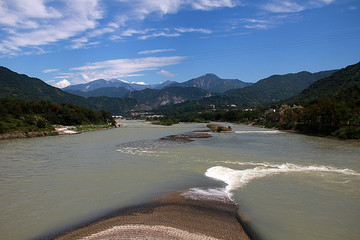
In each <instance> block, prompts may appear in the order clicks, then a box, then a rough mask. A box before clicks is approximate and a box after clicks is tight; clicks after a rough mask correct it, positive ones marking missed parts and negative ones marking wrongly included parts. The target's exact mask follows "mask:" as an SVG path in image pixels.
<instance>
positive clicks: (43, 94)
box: [0, 67, 89, 107]
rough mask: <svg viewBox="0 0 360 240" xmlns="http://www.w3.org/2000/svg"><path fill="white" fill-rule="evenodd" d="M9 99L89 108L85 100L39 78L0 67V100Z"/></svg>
mask: <svg viewBox="0 0 360 240" xmlns="http://www.w3.org/2000/svg"><path fill="white" fill-rule="evenodd" d="M9 97H10V98H22V99H27V100H48V101H53V102H57V103H73V104H77V105H82V106H86V107H89V105H88V103H87V102H86V99H85V98H82V97H79V96H75V95H73V94H69V93H66V92H64V91H62V90H61V89H58V88H56V87H52V86H50V85H48V84H46V83H45V82H43V81H42V80H40V79H38V78H32V77H28V76H26V75H24V74H18V73H16V72H13V71H11V70H10V69H7V68H5V67H0V98H9Z"/></svg>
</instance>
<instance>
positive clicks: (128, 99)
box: [0, 67, 336, 115]
mask: <svg viewBox="0 0 360 240" xmlns="http://www.w3.org/2000/svg"><path fill="white" fill-rule="evenodd" d="M335 72H336V70H331V71H322V72H318V73H310V72H299V73H292V74H285V75H273V76H271V77H268V78H265V79H262V80H259V81H258V82H256V83H255V84H252V83H246V82H243V81H240V80H237V79H221V78H219V77H217V76H216V75H215V74H205V75H203V76H201V77H198V78H193V79H191V80H188V81H186V82H183V83H177V82H173V81H167V82H164V83H162V84H154V85H142V84H131V83H127V82H124V81H121V80H115V79H113V80H110V81H106V80H103V79H101V80H96V81H93V82H90V83H86V84H79V85H73V86H69V87H67V88H65V89H63V90H65V91H63V90H60V89H58V88H55V87H52V86H50V85H48V84H46V83H45V82H43V81H42V80H40V79H37V78H31V77H28V76H26V75H23V74H18V73H15V72H13V71H11V70H9V69H7V68H5V67H1V68H0V88H1V89H0V97H20V98H25V99H37V100H39V99H44V100H50V101H54V102H59V103H73V104H78V105H82V106H86V107H91V108H94V109H104V110H107V111H110V112H111V113H112V114H114V115H118V114H125V113H129V112H130V111H148V110H151V109H156V108H159V107H160V106H168V105H174V104H179V103H185V102H189V101H197V103H198V104H218V103H219V102H221V103H223V104H237V105H238V106H239V107H241V106H243V107H247V106H255V105H259V104H270V103H274V102H278V101H280V100H284V99H288V98H291V97H294V96H295V95H297V94H298V93H300V92H301V91H302V90H304V89H305V88H307V87H309V86H310V85H311V84H312V83H314V82H315V81H317V80H319V79H322V78H324V77H328V76H331V75H332V74H333V73H335Z"/></svg>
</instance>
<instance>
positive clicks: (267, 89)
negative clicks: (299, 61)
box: [224, 70, 336, 106]
mask: <svg viewBox="0 0 360 240" xmlns="http://www.w3.org/2000/svg"><path fill="white" fill-rule="evenodd" d="M335 72H336V70H332V71H322V72H318V73H310V72H305V71H304V72H299V73H290V74H285V75H273V76H271V77H268V78H265V79H262V80H259V81H258V82H257V83H255V84H254V85H252V86H250V87H247V88H244V89H237V90H230V91H228V92H226V93H225V94H224V97H225V98H227V99H229V103H231V102H233V103H237V104H239V103H241V104H243V105H245V106H255V105H262V104H269V103H276V102H279V101H281V100H285V99H288V98H291V97H294V96H295V95H297V94H298V93H300V92H301V91H302V90H304V89H305V88H307V87H308V86H310V85H311V84H312V83H314V82H315V81H317V80H319V79H322V78H324V77H328V76H330V75H332V74H333V73H335Z"/></svg>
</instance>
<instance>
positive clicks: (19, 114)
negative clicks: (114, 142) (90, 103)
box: [0, 98, 115, 133]
mask: <svg viewBox="0 0 360 240" xmlns="http://www.w3.org/2000/svg"><path fill="white" fill-rule="evenodd" d="M91 124H95V125H109V124H110V125H115V121H114V119H113V118H112V116H111V115H110V113H108V112H106V111H104V110H101V111H94V110H91V109H88V108H85V107H82V106H77V105H74V104H57V103H53V102H50V101H45V100H41V101H37V100H24V99H16V98H3V99H0V133H8V132H38V131H53V130H54V128H53V126H52V125H91Z"/></svg>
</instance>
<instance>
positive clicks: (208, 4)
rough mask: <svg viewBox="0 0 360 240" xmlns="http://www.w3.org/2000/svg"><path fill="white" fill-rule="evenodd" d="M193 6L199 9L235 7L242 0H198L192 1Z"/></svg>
mask: <svg viewBox="0 0 360 240" xmlns="http://www.w3.org/2000/svg"><path fill="white" fill-rule="evenodd" d="M191 2H192V7H193V8H194V9H198V10H211V9H213V8H221V7H235V6H236V5H239V4H240V1H232V0H197V1H191Z"/></svg>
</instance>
